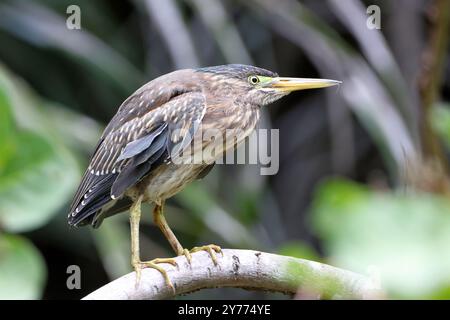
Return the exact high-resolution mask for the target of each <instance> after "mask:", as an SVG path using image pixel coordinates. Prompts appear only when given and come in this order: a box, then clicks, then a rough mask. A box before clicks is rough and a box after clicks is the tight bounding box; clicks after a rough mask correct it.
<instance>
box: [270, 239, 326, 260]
mask: <svg viewBox="0 0 450 320" xmlns="http://www.w3.org/2000/svg"><path fill="white" fill-rule="evenodd" d="M278 253H279V254H281V255H284V256H290V257H295V258H300V259H307V260H313V261H320V257H319V255H318V254H317V252H316V251H315V250H314V249H313V248H311V247H310V246H309V245H307V244H306V243H303V242H286V243H284V244H283V245H282V246H281V247H280V248H279V249H278Z"/></svg>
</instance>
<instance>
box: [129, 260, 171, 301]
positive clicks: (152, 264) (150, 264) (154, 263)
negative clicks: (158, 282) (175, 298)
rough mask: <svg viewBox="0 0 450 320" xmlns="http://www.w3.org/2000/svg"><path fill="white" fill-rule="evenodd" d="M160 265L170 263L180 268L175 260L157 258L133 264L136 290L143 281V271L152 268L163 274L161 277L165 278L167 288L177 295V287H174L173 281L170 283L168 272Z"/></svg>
mask: <svg viewBox="0 0 450 320" xmlns="http://www.w3.org/2000/svg"><path fill="white" fill-rule="evenodd" d="M160 263H168V264H171V265H173V266H174V267H176V266H178V264H177V262H176V261H175V259H174V258H157V259H153V260H151V261H136V262H133V268H134V271H135V272H136V288H137V287H138V286H139V281H140V280H141V272H142V269H144V268H152V269H156V270H158V271H159V272H160V273H161V275H162V276H163V277H164V280H165V281H166V284H167V286H168V287H169V288H170V289H171V290H172V291H173V292H174V293H175V287H174V286H173V284H172V281H170V279H169V276H168V275H167V271H166V270H165V269H164V268H163V267H161V266H160V265H159V264H160Z"/></svg>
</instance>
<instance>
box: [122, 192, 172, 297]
mask: <svg viewBox="0 0 450 320" xmlns="http://www.w3.org/2000/svg"><path fill="white" fill-rule="evenodd" d="M141 203H142V196H139V197H138V199H137V200H136V201H135V202H134V203H133V205H132V206H131V209H130V227H131V265H132V266H133V268H134V270H135V272H136V287H137V286H138V285H139V281H140V279H141V270H142V268H145V267H147V268H153V269H156V270H158V271H159V272H160V273H161V274H162V276H163V277H164V280H165V281H166V284H167V286H169V287H170V288H171V289H172V290H173V291H174V292H175V288H174V286H173V284H172V282H171V281H170V279H169V277H168V275H167V272H166V270H165V269H164V268H162V267H161V266H159V265H158V263H169V264H171V265H173V266H176V265H177V263H176V262H175V259H173V258H167V259H166V258H162V259H160V258H158V259H154V260H151V261H141V258H140V253H139V221H140V219H141Z"/></svg>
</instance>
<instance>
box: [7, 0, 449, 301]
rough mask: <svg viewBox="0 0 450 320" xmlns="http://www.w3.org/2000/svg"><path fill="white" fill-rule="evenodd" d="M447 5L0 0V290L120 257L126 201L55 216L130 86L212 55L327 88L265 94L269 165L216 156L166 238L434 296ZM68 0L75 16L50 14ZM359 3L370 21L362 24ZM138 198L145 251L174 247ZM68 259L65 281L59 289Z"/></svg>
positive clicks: (50, 290)
mask: <svg viewBox="0 0 450 320" xmlns="http://www.w3.org/2000/svg"><path fill="white" fill-rule="evenodd" d="M449 3H450V2H448V1H446V0H442V1H439V0H438V1H425V0H401V1H399V0H397V1H394V0H390V1H388V0H385V1H375V0H374V1H359V0H328V1H325V0H324V1H312V0H311V1H307V0H305V1H294V0H282V1H269V0H259V1H258V0H245V1H244V0H242V1H238V0H234V1H215V0H179V1H175V0H166V1H161V0H160V1H158V0H146V1H144V0H142V1H140V0H136V1H101V0H96V1H92V0H59V1H55V0H53V1H52V0H39V1H17V0H16V1H5V0H2V1H1V2H0V298H3V299H12V298H19V299H23V298H31V299H39V298H43V299H78V298H81V297H83V296H84V295H86V294H87V293H89V292H90V291H92V290H94V289H96V288H98V287H99V286H101V285H103V284H105V283H107V282H108V281H110V280H112V279H114V278H117V277H118V276H121V275H123V274H125V273H127V272H129V271H131V266H130V264H129V253H130V251H129V230H128V229H129V227H128V217H127V215H126V214H122V215H118V216H116V217H114V218H111V219H108V220H107V221H106V222H105V223H104V224H103V225H102V227H101V228H100V229H98V230H92V229H90V228H80V229H69V227H68V226H67V223H66V216H67V210H68V205H69V202H70V200H71V197H72V195H73V193H74V191H75V188H76V187H77V184H78V182H79V180H80V176H81V174H82V171H83V170H84V168H85V167H86V165H87V161H88V159H89V155H90V153H91V152H92V150H93V147H94V145H95V143H96V141H97V139H98V138H99V136H100V134H101V130H102V128H103V127H104V125H105V124H106V123H107V122H108V120H109V119H110V118H111V117H112V116H113V115H114V113H115V112H116V110H117V108H118V106H119V105H120V104H121V102H122V101H123V100H125V99H126V98H127V96H129V95H130V94H131V93H132V92H134V90H136V89H137V88H138V87H139V86H141V85H142V84H144V83H146V82H147V81H149V80H151V79H153V78H155V77H157V76H159V75H162V74H164V73H167V72H170V71H172V70H175V69H180V68H187V67H189V68H193V67H200V66H208V65H218V64H226V63H243V64H252V65H256V66H260V67H264V68H267V69H270V70H273V71H276V72H278V73H279V74H280V75H283V76H297V77H322V78H330V79H338V80H342V81H343V85H341V86H340V87H339V88H338V89H334V88H333V89H327V90H321V91H316V90H312V91H307V92H306V91H305V92H300V93H294V94H291V95H290V96H289V97H287V98H285V99H283V100H281V101H280V102H277V103H276V104H274V105H271V106H269V107H267V108H266V109H265V110H264V115H263V118H262V121H261V124H260V127H261V128H278V129H280V146H279V148H280V171H279V172H278V174H276V175H274V176H261V175H259V167H258V166H257V165H234V166H216V168H215V169H214V170H213V171H212V173H211V174H210V175H209V176H208V177H207V178H206V179H205V180H203V181H201V182H196V183H194V184H193V185H192V186H189V187H188V188H187V189H186V190H185V191H183V192H182V193H181V194H179V195H177V196H176V197H174V198H173V199H171V200H170V201H169V202H168V206H167V208H166V214H167V218H168V220H169V222H170V224H171V225H172V226H173V228H174V230H175V233H176V234H177V235H178V237H179V239H180V241H181V242H182V243H183V244H184V245H185V246H186V247H188V248H189V247H193V246H195V245H199V244H206V243H216V244H219V245H221V246H222V247H224V248H249V249H258V250H264V251H269V252H274V253H280V254H287V255H292V256H298V257H303V258H308V259H314V260H318V261H322V262H326V263H330V264H332V265H335V266H338V267H341V268H345V269H349V270H352V271H355V272H360V273H362V274H366V275H369V276H372V277H375V278H376V279H380V283H381V285H382V286H383V288H385V289H386V290H387V292H388V297H392V298H441V299H443V298H449V297H450V250H449V249H448V247H449V244H450V201H449V200H448V196H449V190H450V189H449V187H448V186H449V185H448V179H447V177H448V176H447V172H448V161H447V160H448V147H449V146H450V113H449V100H450V78H449V77H450V65H449V64H448V61H449V60H448V57H449V51H448V46H447V42H448V38H449V37H448V34H449V23H448V21H449V14H450V13H449V12H450V9H449ZM72 4H76V5H78V6H79V7H80V8H81V26H82V29H81V30H68V29H67V28H66V18H67V16H68V15H67V14H66V9H67V7H68V6H69V5H72ZM371 4H376V5H378V6H379V7H380V8H381V30H370V29H368V28H367V27H366V20H367V17H368V15H367V14H366V9H367V6H369V5H371ZM144 210H145V213H144V215H143V221H142V223H141V231H142V234H143V236H142V238H141V241H142V253H143V255H144V257H145V258H154V257H165V256H171V255H173V253H172V251H171V250H170V248H169V245H168V243H167V242H166V241H165V239H164V238H163V237H162V235H161V233H160V232H159V231H158V230H157V228H156V227H155V226H154V225H153V224H152V219H151V214H150V207H146V208H145V209H144ZM69 265H78V266H80V268H81V272H82V281H81V289H80V290H68V289H67V287H66V279H67V276H68V275H67V274H66V269H67V267H68V266H69ZM189 297H190V298H257V297H259V298H280V297H282V296H278V295H272V294H262V293H252V292H247V291H243V290H239V289H217V290H207V291H201V292H197V293H195V294H193V295H190V296H189Z"/></svg>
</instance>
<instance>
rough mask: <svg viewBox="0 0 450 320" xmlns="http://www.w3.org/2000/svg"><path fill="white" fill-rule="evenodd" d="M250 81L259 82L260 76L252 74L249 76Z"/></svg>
mask: <svg viewBox="0 0 450 320" xmlns="http://www.w3.org/2000/svg"><path fill="white" fill-rule="evenodd" d="M248 82H250V83H251V84H258V83H259V78H258V77H257V76H250V77H248Z"/></svg>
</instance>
